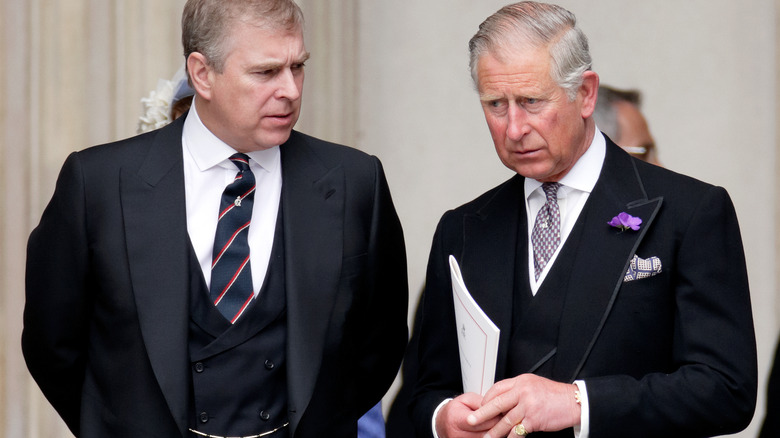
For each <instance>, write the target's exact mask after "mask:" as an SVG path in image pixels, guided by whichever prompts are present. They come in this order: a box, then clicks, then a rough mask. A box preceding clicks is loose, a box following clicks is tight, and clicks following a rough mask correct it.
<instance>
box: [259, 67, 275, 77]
mask: <svg viewBox="0 0 780 438" xmlns="http://www.w3.org/2000/svg"><path fill="white" fill-rule="evenodd" d="M275 73H276V69H272V68H269V69H266V70H258V71H256V72H255V74H256V75H258V76H273V75H274V74H275Z"/></svg>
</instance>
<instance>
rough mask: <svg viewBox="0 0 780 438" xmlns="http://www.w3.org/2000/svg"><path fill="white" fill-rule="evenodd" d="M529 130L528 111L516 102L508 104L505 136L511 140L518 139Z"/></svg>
mask: <svg viewBox="0 0 780 438" xmlns="http://www.w3.org/2000/svg"><path fill="white" fill-rule="evenodd" d="M530 131H531V127H530V126H529V125H528V113H527V112H526V111H525V110H524V109H523V108H522V107H520V106H519V105H517V104H516V103H512V104H510V105H509V108H508V111H507V123H506V136H507V138H509V139H510V140H512V141H520V140H521V139H522V138H523V136H525V135H526V134H528V133H529V132H530Z"/></svg>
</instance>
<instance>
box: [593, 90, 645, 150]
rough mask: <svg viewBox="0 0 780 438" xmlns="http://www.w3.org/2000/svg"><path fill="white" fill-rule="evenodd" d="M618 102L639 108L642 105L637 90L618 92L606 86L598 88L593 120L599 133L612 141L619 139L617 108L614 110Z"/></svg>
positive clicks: (640, 95)
mask: <svg viewBox="0 0 780 438" xmlns="http://www.w3.org/2000/svg"><path fill="white" fill-rule="evenodd" d="M618 102H628V103H631V104H633V105H635V106H636V107H637V108H639V106H640V105H641V104H642V93H640V92H639V90H620V89H617V88H613V87H610V86H608V85H600V86H599V96H598V100H597V101H596V108H595V110H594V111H593V119H594V120H595V121H596V125H598V127H599V129H600V130H601V132H603V133H604V134H606V135H607V137H609V138H611V139H613V140H616V139H619V138H620V125H619V124H618V120H617V119H618V117H617V108H615V104H616V103H618Z"/></svg>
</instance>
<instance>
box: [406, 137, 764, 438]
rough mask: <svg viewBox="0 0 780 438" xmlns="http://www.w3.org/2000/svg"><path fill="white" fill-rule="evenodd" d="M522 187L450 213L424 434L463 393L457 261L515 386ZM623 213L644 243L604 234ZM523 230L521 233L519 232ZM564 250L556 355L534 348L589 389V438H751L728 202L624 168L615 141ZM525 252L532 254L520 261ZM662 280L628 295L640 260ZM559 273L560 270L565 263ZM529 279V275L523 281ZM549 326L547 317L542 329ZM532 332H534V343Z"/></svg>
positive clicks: (750, 374)
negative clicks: (739, 435) (735, 435)
mask: <svg viewBox="0 0 780 438" xmlns="http://www.w3.org/2000/svg"><path fill="white" fill-rule="evenodd" d="M523 184H524V179H523V177H521V176H519V175H517V176H515V177H513V178H512V179H510V180H509V181H507V182H505V183H504V184H502V185H500V186H498V187H496V188H494V189H492V190H490V191H488V192H487V193H485V194H484V195H482V196H480V197H479V198H477V199H476V200H474V201H472V202H470V203H468V204H465V205H463V206H461V207H459V208H457V209H455V210H453V211H449V212H447V213H445V214H444V216H443V218H442V219H441V222H440V223H439V226H438V228H437V230H436V235H435V237H434V242H433V247H432V249H431V255H430V261H429V265H428V274H427V288H426V290H425V295H424V298H423V315H422V324H421V333H420V347H419V355H420V357H419V364H420V370H419V373H420V375H419V378H418V381H417V385H416V391H415V394H416V395H415V399H414V401H413V416H414V421H415V427H416V429H417V431H418V434H421V436H429V435H430V428H431V426H430V424H431V423H430V421H431V416H432V413H433V409H434V408H435V407H436V406H437V405H438V404H439V402H441V401H442V400H443V399H444V398H446V397H453V396H456V395H457V394H459V393H460V392H461V391H462V389H461V388H462V385H461V378H460V366H459V359H458V347H457V337H456V330H455V329H454V314H453V305H452V292H451V284H450V273H449V268H448V264H447V257H448V255H450V254H452V255H454V256H455V257H456V258H457V259H458V261H459V262H460V265H461V270H462V273H463V278H464V280H465V283H466V286H467V287H468V288H469V290H470V291H471V293H472V294H473V296H474V298H475V299H476V301H477V302H478V303H479V304H480V306H481V307H482V308H483V309H484V310H485V312H486V313H487V314H488V316H489V317H490V318H491V319H492V320H493V321H494V322H495V323H496V324H497V325H498V327H499V328H500V329H501V330H502V333H501V338H500V341H499V352H498V365H497V370H496V380H501V379H504V378H509V377H513V376H509V375H507V374H506V363H507V350H508V345H509V336H508V335H509V333H510V332H511V329H510V326H511V322H512V318H513V315H512V309H513V302H512V300H513V291H514V290H515V284H514V282H515V270H516V269H525V270H526V271H527V269H528V268H527V266H528V262H527V257H526V258H523V259H522V260H518V259H517V257H516V254H517V253H518V251H517V248H518V245H519V246H520V248H527V245H528V242H527V240H528V237H527V219H526V213H525V209H524V208H523V205H524V201H523V197H524V186H523ZM623 211H625V212H627V213H629V214H631V215H633V216H638V217H640V218H642V220H643V223H642V226H641V228H640V229H639V230H638V231H631V230H628V231H624V232H620V231H619V230H617V229H615V228H613V227H611V226H609V225H607V222H609V221H610V220H611V219H612V217H614V216H616V215H617V214H618V213H620V212H623ZM518 230H519V232H518ZM576 230H581V231H582V232H581V233H579V234H578V235H579V236H580V239H572V236H574V235H576V234H577V233H575V232H574V231H573V232H572V236H570V237H569V239H568V240H567V241H566V243H565V245H566V246H565V247H564V248H563V249H562V252H563V250H567V249H568V250H569V251H573V254H574V257H573V258H572V259H570V260H573V263H571V264H569V265H564V264H559V263H557V262H556V264H555V265H553V267H552V269H551V271H550V273H549V275H548V277H547V280H550V278H551V276H564V277H567V280H568V281H567V284H568V286H567V288H566V290H565V302H564V303H563V307H562V309H563V310H562V311H561V315H560V324H559V326H558V327H557V346H556V347H555V348H554V349H552V350H550V349H548V348H541V347H540V348H536V349H534V348H530V349H529V350H528V351H523V352H521V354H523V355H528V356H529V360H528V361H527V362H529V363H537V366H536V367H534V368H531V369H528V370H527V371H528V372H533V371H535V370H536V369H537V368H538V365H541V364H544V365H545V367H547V368H548V369H551V370H552V376H553V378H554V379H555V380H558V381H562V382H573V381H574V380H577V379H583V380H584V381H585V382H586V385H587V391H588V399H589V402H590V431H591V435H590V436H591V438H601V437H609V436H614V437H629V436H630V437H643V436H648V437H650V436H685V437H697V436H710V435H719V434H725V433H731V432H735V431H737V430H739V429H742V428H744V427H746V426H747V424H748V423H749V422H750V419H751V417H752V414H753V411H754V408H755V399H756V386H757V371H756V347H755V338H754V332H753V321H752V314H751V308H750V297H749V291H748V281H747V274H746V267H745V259H744V253H743V249H742V242H741V238H740V233H739V228H738V224H737V218H736V215H735V212H734V209H733V206H732V203H731V201H730V199H729V197H728V195H727V193H726V191H725V190H724V189H722V188H719V187H714V186H711V185H708V184H705V183H702V182H700V181H696V180H694V179H692V178H688V177H685V176H682V175H679V174H676V173H673V172H671V171H668V170H665V169H662V168H660V167H656V166H653V165H649V164H647V163H644V162H641V161H639V160H636V159H633V158H631V157H629V155H628V154H626V153H625V152H623V151H622V150H621V149H619V148H618V147H617V146H615V145H614V144H613V143H612V142H611V141H609V140H608V141H607V154H606V158H605V162H604V166H603V169H602V172H601V175H600V177H599V180H598V182H597V184H596V186H595V187H594V189H593V192H592V193H591V195H590V197H589V199H588V201H587V203H586V204H585V206H584V208H583V211H582V213H581V214H580V216H579V218H578V221H577V223H576V225H575V231H576ZM520 253H521V254H522V253H524V251H520ZM635 254H636V255H638V256H639V257H642V258H648V257H651V256H656V257H659V258H660V259H661V262H662V264H663V268H662V272H661V273H660V274H658V275H655V276H653V277H650V278H645V279H642V280H635V281H631V282H624V281H623V278H624V274H625V273H626V271H627V268H628V266H629V262H630V260H631V259H632V257H633V256H634V255H635ZM558 261H560V258H559V260H558ZM526 277H527V276H526ZM548 316H549V315H545V314H544V312H543V311H542V312H538V313H537V315H535V317H536V321H538V322H539V324H543V323H544V321H545V320H546V319H548ZM535 327H536V324H529V327H528V329H525V328H522V327H521V328H520V333H522V332H523V330H531V329H534V328H535Z"/></svg>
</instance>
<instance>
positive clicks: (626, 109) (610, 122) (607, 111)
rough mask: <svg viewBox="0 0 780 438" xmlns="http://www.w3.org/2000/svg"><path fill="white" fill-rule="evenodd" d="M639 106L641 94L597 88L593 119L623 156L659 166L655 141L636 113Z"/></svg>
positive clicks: (643, 117)
mask: <svg viewBox="0 0 780 438" xmlns="http://www.w3.org/2000/svg"><path fill="white" fill-rule="evenodd" d="M641 103H642V94H641V93H640V92H639V90H620V89H618V88H614V87H610V86H607V85H599V96H598V101H597V102H596V110H595V111H594V112H593V119H594V120H595V121H596V124H598V127H599V129H600V130H601V132H603V133H604V135H606V136H607V137H609V138H610V139H611V140H612V141H614V142H615V144H617V145H618V146H620V147H622V148H623V149H625V151H626V152H628V153H629V154H631V155H633V156H635V157H637V158H639V159H640V160H645V161H647V162H648V163H653V164H655V165H659V166H660V165H661V163H660V161H658V151H657V150H656V147H655V140H653V136H652V135H651V134H650V128H648V126H647V120H645V116H643V115H642V112H641V111H640V110H639V106H640V105H641Z"/></svg>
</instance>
